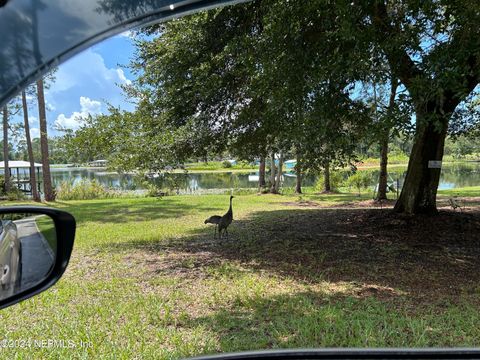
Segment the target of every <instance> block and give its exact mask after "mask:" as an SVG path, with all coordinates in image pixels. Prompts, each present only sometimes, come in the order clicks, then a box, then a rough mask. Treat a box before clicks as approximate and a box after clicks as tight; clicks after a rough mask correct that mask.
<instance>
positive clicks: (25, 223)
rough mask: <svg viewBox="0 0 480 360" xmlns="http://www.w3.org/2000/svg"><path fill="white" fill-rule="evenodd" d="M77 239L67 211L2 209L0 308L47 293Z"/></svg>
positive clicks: (20, 208) (72, 219) (63, 266)
mask: <svg viewBox="0 0 480 360" xmlns="http://www.w3.org/2000/svg"><path fill="white" fill-rule="evenodd" d="M74 238H75V219H74V217H73V216H72V215H70V214H69V213H67V212H65V211H61V210H57V209H52V208H47V207H32V206H9V207H0V309H2V308H4V307H7V306H10V305H13V304H15V303H17V302H20V301H22V300H25V299H27V298H29V297H32V296H34V295H36V294H38V293H40V292H42V291H45V290H47V289H48V288H49V287H51V286H52V285H53V284H55V283H56V282H57V281H58V279H60V277H61V276H62V275H63V273H64V272H65V269H66V267H67V265H68V261H69V260H70V255H71V253H72V248H73V241H74Z"/></svg>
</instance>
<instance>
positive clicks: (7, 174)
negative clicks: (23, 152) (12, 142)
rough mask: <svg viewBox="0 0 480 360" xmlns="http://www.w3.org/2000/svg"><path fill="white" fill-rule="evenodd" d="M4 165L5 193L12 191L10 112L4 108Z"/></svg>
mask: <svg viewBox="0 0 480 360" xmlns="http://www.w3.org/2000/svg"><path fill="white" fill-rule="evenodd" d="M3 164H4V174H5V175H4V181H5V192H6V193H8V192H9V191H10V169H9V168H8V110H7V107H6V106H5V107H4V108H3Z"/></svg>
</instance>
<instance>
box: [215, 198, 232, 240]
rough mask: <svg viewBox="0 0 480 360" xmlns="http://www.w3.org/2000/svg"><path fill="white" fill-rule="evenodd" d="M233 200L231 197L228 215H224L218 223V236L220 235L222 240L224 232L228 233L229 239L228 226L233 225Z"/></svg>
mask: <svg viewBox="0 0 480 360" xmlns="http://www.w3.org/2000/svg"><path fill="white" fill-rule="evenodd" d="M232 199H233V196H230V207H229V208H228V211H227V213H226V214H225V215H223V216H222V217H221V218H220V221H219V222H218V234H219V235H220V239H221V238H222V230H223V232H226V233H227V239H228V226H229V225H230V224H231V223H232V220H233V211H232Z"/></svg>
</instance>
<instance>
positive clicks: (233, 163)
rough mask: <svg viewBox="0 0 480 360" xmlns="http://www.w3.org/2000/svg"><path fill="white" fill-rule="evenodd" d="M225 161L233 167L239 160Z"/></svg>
mask: <svg viewBox="0 0 480 360" xmlns="http://www.w3.org/2000/svg"><path fill="white" fill-rule="evenodd" d="M225 161H228V162H229V163H230V164H231V165H232V166H234V165H237V160H234V159H227V160H225Z"/></svg>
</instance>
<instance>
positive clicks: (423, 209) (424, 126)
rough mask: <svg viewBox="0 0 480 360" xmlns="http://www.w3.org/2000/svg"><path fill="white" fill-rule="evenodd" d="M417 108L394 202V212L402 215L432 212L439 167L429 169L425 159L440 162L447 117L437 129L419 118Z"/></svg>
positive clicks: (434, 208) (429, 122) (434, 210)
mask: <svg viewBox="0 0 480 360" xmlns="http://www.w3.org/2000/svg"><path fill="white" fill-rule="evenodd" d="M422 120H423V119H422V115H421V114H419V112H418V111H417V130H416V134H415V141H414V144H413V148H412V152H411V154H410V160H409V162H408V170H407V176H406V178H405V182H404V184H403V188H402V192H401V194H400V197H399V199H398V201H397V203H396V204H395V208H394V210H395V211H396V212H403V213H406V214H436V213H437V206H436V197H437V188H438V183H439V180H440V171H441V169H440V168H431V167H430V168H429V161H431V160H436V161H441V160H442V158H443V149H444V145H445V137H446V134H447V128H448V119H445V118H444V120H443V124H442V126H441V129H440V130H438V128H436V127H435V125H434V124H433V122H431V121H426V120H424V121H422Z"/></svg>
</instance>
